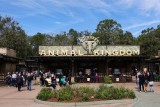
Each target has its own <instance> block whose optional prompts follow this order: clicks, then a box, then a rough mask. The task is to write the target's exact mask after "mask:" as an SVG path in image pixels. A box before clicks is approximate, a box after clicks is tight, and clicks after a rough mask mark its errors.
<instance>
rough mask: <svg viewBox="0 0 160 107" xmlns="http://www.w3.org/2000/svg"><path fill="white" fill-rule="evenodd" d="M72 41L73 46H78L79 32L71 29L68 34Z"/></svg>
mask: <svg viewBox="0 0 160 107" xmlns="http://www.w3.org/2000/svg"><path fill="white" fill-rule="evenodd" d="M68 35H69V37H70V41H71V45H77V40H78V32H77V31H76V30H74V29H70V30H69V33H68Z"/></svg>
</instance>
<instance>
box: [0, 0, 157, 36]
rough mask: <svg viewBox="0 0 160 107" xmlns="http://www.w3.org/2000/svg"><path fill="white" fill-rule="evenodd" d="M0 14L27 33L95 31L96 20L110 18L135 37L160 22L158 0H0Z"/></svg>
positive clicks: (97, 21)
mask: <svg viewBox="0 0 160 107" xmlns="http://www.w3.org/2000/svg"><path fill="white" fill-rule="evenodd" d="M0 15H1V16H4V17H5V16H9V17H12V18H13V19H14V20H15V21H17V22H19V24H20V26H21V27H22V29H24V30H25V32H26V34H28V35H29V36H32V35H35V34H36V33H37V32H40V33H48V34H58V33H62V32H68V31H69V29H71V28H73V29H75V30H76V31H78V32H81V31H86V30H87V31H89V32H95V29H96V26H97V25H98V23H99V22H100V21H102V20H105V19H113V20H115V21H117V22H118V23H119V24H121V26H122V29H123V30H124V31H129V32H131V33H132V34H133V36H134V37H137V36H138V35H139V34H140V33H141V31H142V30H144V29H146V28H150V27H154V28H156V27H157V25H159V24H160V0H0Z"/></svg>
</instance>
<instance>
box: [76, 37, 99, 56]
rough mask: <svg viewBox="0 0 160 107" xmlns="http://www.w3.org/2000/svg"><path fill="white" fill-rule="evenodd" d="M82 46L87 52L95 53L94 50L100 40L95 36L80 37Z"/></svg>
mask: <svg viewBox="0 0 160 107" xmlns="http://www.w3.org/2000/svg"><path fill="white" fill-rule="evenodd" d="M79 40H80V42H81V44H82V47H83V49H84V50H86V51H87V54H93V51H94V50H95V49H96V47H97V45H98V43H99V40H98V39H97V38H95V37H93V36H83V37H80V38H79Z"/></svg>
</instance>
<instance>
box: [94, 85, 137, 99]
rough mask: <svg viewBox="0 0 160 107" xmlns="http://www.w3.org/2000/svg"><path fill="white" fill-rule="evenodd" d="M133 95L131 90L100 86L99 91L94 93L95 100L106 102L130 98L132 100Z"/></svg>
mask: <svg viewBox="0 0 160 107" xmlns="http://www.w3.org/2000/svg"><path fill="white" fill-rule="evenodd" d="M135 97H136V96H135V93H134V92H133V91H132V90H129V89H127V88H124V87H121V88H115V87H107V86H100V88H99V90H98V91H97V93H96V98H99V99H106V100H114V99H124V98H131V99H134V98H135Z"/></svg>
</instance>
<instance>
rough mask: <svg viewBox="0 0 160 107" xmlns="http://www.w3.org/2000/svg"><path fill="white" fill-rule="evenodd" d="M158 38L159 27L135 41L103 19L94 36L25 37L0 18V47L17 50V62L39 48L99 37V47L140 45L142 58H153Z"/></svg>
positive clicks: (73, 33)
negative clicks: (88, 37) (83, 38)
mask: <svg viewBox="0 0 160 107" xmlns="http://www.w3.org/2000/svg"><path fill="white" fill-rule="evenodd" d="M159 34H160V25H158V26H157V28H153V27H151V28H147V29H144V30H142V32H141V34H140V35H139V36H138V37H133V35H132V33H130V32H128V31H123V30H122V27H121V25H120V24H119V23H118V22H117V21H115V20H113V19H104V20H101V21H99V23H98V24H97V26H96V31H95V32H89V31H87V30H85V31H80V32H77V31H76V30H74V29H70V30H69V31H68V32H62V33H59V34H54V35H53V34H42V33H36V34H35V35H33V36H28V35H27V34H26V33H25V31H24V30H23V29H22V28H21V26H20V25H19V23H18V22H16V21H14V20H13V19H12V18H11V17H2V16H0V47H6V48H11V49H14V50H16V52H17V57H20V58H25V57H27V56H35V55H38V47H39V45H57V46H59V45H64V46H67V45H77V44H79V43H78V37H81V36H95V37H98V38H99V41H100V45H140V46H141V54H142V55H148V56H155V55H157V51H158V49H160V36H159Z"/></svg>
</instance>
